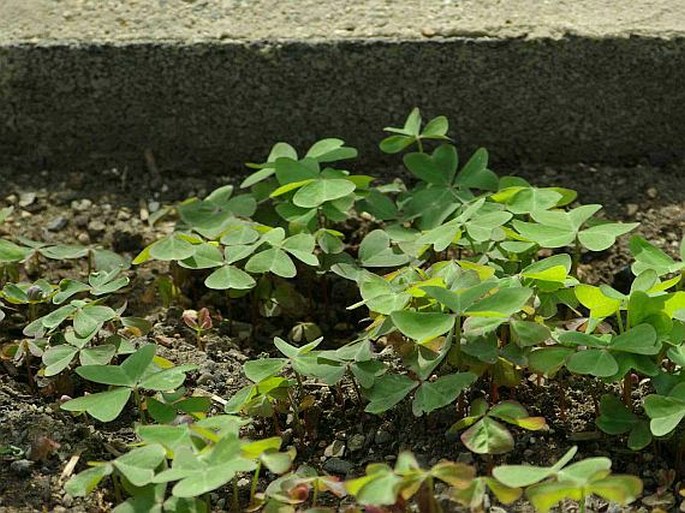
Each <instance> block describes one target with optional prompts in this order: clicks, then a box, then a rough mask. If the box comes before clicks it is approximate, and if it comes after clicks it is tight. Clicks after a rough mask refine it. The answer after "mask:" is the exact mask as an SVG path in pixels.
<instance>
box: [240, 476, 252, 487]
mask: <svg viewBox="0 0 685 513" xmlns="http://www.w3.org/2000/svg"><path fill="white" fill-rule="evenodd" d="M237 484H238V488H245V487H247V486H250V480H249V479H248V478H246V477H241V478H240V479H238V483H237Z"/></svg>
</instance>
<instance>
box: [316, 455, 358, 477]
mask: <svg viewBox="0 0 685 513" xmlns="http://www.w3.org/2000/svg"><path fill="white" fill-rule="evenodd" d="M353 468H354V465H353V464H352V463H350V462H349V461H346V460H343V459H340V458H331V459H329V460H326V462H325V463H324V464H323V469H324V470H325V471H326V472H329V473H331V474H338V475H341V476H344V475H347V474H349V473H350V472H351V471H352V469H353Z"/></svg>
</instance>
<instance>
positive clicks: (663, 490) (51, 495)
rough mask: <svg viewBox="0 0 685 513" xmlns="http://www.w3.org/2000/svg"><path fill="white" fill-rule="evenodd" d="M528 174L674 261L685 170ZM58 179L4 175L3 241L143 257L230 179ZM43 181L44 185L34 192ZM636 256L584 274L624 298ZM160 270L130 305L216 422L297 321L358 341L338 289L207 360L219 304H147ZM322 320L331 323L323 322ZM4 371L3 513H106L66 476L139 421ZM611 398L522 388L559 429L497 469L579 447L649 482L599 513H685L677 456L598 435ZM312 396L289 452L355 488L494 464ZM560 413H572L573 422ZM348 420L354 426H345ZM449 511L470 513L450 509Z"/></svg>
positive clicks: (422, 431)
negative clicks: (313, 404)
mask: <svg viewBox="0 0 685 513" xmlns="http://www.w3.org/2000/svg"><path fill="white" fill-rule="evenodd" d="M517 174H520V175H522V176H524V177H525V178H527V179H529V180H530V181H531V182H533V183H535V184H536V185H556V186H567V187H570V188H573V189H576V190H578V191H579V198H580V200H581V201H582V202H583V203H601V204H603V205H605V212H606V215H607V217H609V218H613V219H621V220H626V221H633V220H635V221H639V222H640V223H641V225H640V228H639V229H638V232H639V233H640V234H642V235H643V236H645V237H646V238H647V239H649V240H651V241H653V242H655V243H656V244H657V245H659V246H660V247H661V248H663V249H665V250H666V251H669V252H673V253H675V252H677V248H678V244H679V243H680V240H681V238H682V236H683V227H685V164H681V165H672V166H670V167H663V168H659V167H653V166H636V167H632V168H614V167H606V166H590V165H577V166H567V167H564V168H542V167H540V168H532V167H531V168H526V169H523V170H519V171H518V173H517ZM57 176H60V175H56V174H54V173H45V174H43V175H39V176H38V177H31V176H26V175H19V176H14V175H13V173H12V170H11V169H0V183H4V184H5V188H4V191H5V192H4V197H3V198H1V199H0V207H4V206H8V205H13V206H15V208H16V210H15V213H14V214H13V216H12V218H11V219H10V220H9V221H7V222H6V223H5V224H4V225H0V236H16V235H23V236H25V237H29V238H33V239H36V240H42V241H46V242H74V241H78V242H80V243H82V244H87V243H94V244H99V245H102V246H104V247H108V248H111V249H113V250H115V251H117V252H119V253H123V254H128V255H130V256H134V255H135V254H136V253H137V252H138V251H139V250H140V249H142V248H143V247H144V246H145V245H146V244H148V243H149V242H151V241H153V240H154V239H155V238H157V237H158V236H159V235H160V233H164V231H165V230H170V229H171V225H170V224H168V223H165V222H164V221H162V222H160V223H158V224H156V225H155V226H154V227H151V226H149V223H148V222H147V221H146V219H148V218H149V215H150V214H153V213H154V212H155V211H156V210H157V209H158V208H160V207H161V206H163V205H164V204H167V203H169V202H172V201H177V200H180V199H183V198H185V197H188V196H193V195H200V196H202V195H204V194H206V193H207V192H209V191H211V190H212V188H213V187H215V186H218V185H220V184H223V183H225V182H226V180H227V179H226V178H225V177H216V178H212V177H209V178H201V179H200V178H197V177H192V176H176V177H173V178H171V177H164V176H162V175H160V174H159V173H155V172H153V173H148V174H142V173H137V174H130V175H126V174H125V173H122V172H121V171H120V170H116V169H109V170H103V171H102V172H101V173H99V174H98V175H97V176H93V175H89V174H83V173H78V172H74V173H71V174H68V175H61V176H62V177H63V178H61V179H60V178H56V177H57ZM37 183H39V184H40V187H36V184H37ZM626 244H627V241H626V240H625V239H624V240H622V241H621V242H620V243H619V244H618V245H617V246H616V247H615V248H612V249H611V250H610V251H607V252H604V253H601V254H592V255H586V257H585V258H584V260H583V264H582V266H581V272H582V273H583V274H584V275H585V277H586V279H587V280H589V281H590V282H594V283H600V282H604V283H613V284H615V285H616V286H617V287H621V286H622V283H623V282H624V281H625V278H626V273H625V269H626V266H627V265H628V264H629V261H630V259H629V254H628V252H627V248H626ZM160 270H161V268H160V267H156V266H154V265H149V266H148V265H145V266H143V267H141V268H138V269H136V276H135V278H133V280H132V287H131V290H132V292H131V297H130V298H128V299H129V304H130V308H131V310H132V311H133V313H134V314H137V315H142V316H146V317H147V318H148V319H149V320H150V321H152V322H153V324H154V328H153V331H152V332H151V333H150V335H148V337H149V339H150V340H151V341H156V342H157V343H158V345H159V347H160V350H161V352H162V355H163V356H165V357H167V358H169V359H170V360H172V361H174V362H175V363H187V362H192V363H195V364H197V365H198V369H197V371H195V372H193V373H191V375H190V379H189V383H188V385H189V388H190V389H191V390H196V391H201V393H205V394H207V395H210V396H213V397H215V398H218V400H216V401H215V402H216V405H215V407H216V409H217V411H219V410H220V409H221V401H220V399H221V398H226V397H229V396H230V395H231V394H233V393H234V392H235V391H236V390H238V389H239V388H240V387H241V386H243V385H245V384H246V382H245V378H244V377H243V376H242V373H241V364H242V363H243V362H244V361H246V360H247V359H248V358H253V357H256V356H259V355H260V354H262V353H264V352H267V353H268V352H271V351H272V345H271V343H270V340H271V338H272V337H273V336H274V335H280V336H284V337H285V336H287V335H288V330H289V328H290V327H291V326H292V325H293V323H295V322H298V321H311V320H317V321H318V322H320V327H321V328H322V331H323V332H324V333H325V334H326V336H327V337H326V340H327V344H329V347H336V346H338V345H341V344H343V343H345V342H346V341H348V340H349V339H350V337H351V336H352V333H353V330H354V327H355V325H356V323H357V322H358V320H359V319H358V318H357V317H353V316H351V315H352V314H350V313H349V312H347V311H346V310H345V309H344V307H345V306H347V305H349V304H351V303H353V302H355V297H354V294H350V292H349V291H348V290H347V289H345V288H344V287H343V286H342V285H341V286H339V287H338V288H337V289H336V293H335V294H334V297H335V302H336V304H335V305H333V307H332V308H331V311H328V310H327V311H326V312H323V311H322V308H323V306H322V305H320V304H314V305H311V304H310V305H308V307H309V308H307V307H305V308H301V309H300V311H301V312H305V313H304V314H303V315H300V316H298V315H294V314H293V313H292V312H285V318H273V319H265V320H264V319H262V320H260V321H259V323H258V324H257V325H254V324H252V322H251V321H252V320H254V319H250V317H249V315H247V313H245V312H240V311H238V312H237V313H236V314H235V315H238V317H239V319H237V320H235V319H234V320H233V321H232V322H230V323H228V322H220V323H218V327H217V329H215V330H213V332H212V333H211V334H209V335H208V336H207V340H206V342H207V343H206V350H205V351H199V350H198V349H197V348H196V346H195V342H194V335H193V334H192V333H191V332H190V331H189V330H188V329H187V328H185V327H184V325H183V324H182V323H181V322H180V314H181V311H182V306H186V307H190V306H192V307H193V308H198V307H200V306H204V305H205V304H206V305H208V306H212V305H214V304H216V303H215V298H213V297H212V296H211V295H210V294H208V295H203V296H202V295H201V296H197V297H193V298H191V299H192V300H188V303H187V304H186V305H182V306H181V307H179V306H173V307H171V308H169V309H167V310H163V309H161V308H160V307H159V306H158V305H159V300H158V298H156V297H154V294H153V293H152V292H150V290H151V289H152V285H151V284H152V283H153V280H154V277H155V275H156V274H157V273H159V272H160ZM78 271H79V270H78V269H76V270H75V269H74V268H73V267H72V266H70V265H62V264H58V263H54V262H53V263H52V264H50V265H49V267H48V268H47V270H46V271H45V272H46V273H47V275H48V276H49V277H50V278H54V279H58V278H60V277H62V276H66V275H69V274H71V275H73V274H74V273H75V272H78ZM34 278H35V277H34ZM305 306H307V305H305ZM220 309H221V307H219V310H220ZM225 314H226V312H224V315H225ZM324 314H325V315H327V317H325V318H324V320H323V322H321V321H320V319H321V318H323V317H322V316H323V315H324ZM354 315H356V314H354ZM11 336H12V333H10V332H9V330H0V343H6V342H8V341H9V340H10V339H11ZM1 365H2V366H1V367H0V419H2V422H0V448H1V449H2V454H0V512H7V513H9V512H29V511H30V512H33V511H55V512H60V511H62V512H63V511H74V512H81V511H88V512H91V511H92V512H95V511H108V510H109V509H110V508H111V505H112V501H113V496H112V494H111V491H110V490H108V489H107V488H106V487H105V488H101V489H99V490H98V491H96V492H95V493H94V494H92V495H91V496H89V497H88V498H87V499H85V500H84V499H75V498H73V497H70V496H69V495H67V494H65V493H64V491H63V484H64V481H65V479H66V475H65V476H64V477H62V475H63V472H64V470H65V466H66V465H67V463H68V462H69V461H70V459H72V458H73V457H74V456H78V457H79V461H78V463H77V465H76V469H75V471H76V472H78V471H80V470H82V469H83V468H85V462H87V461H92V460H97V459H110V458H112V457H114V456H115V455H117V454H119V453H120V452H121V451H124V450H125V448H126V444H127V443H129V442H131V441H132V440H133V439H134V436H133V433H132V430H131V425H132V419H133V416H134V412H133V411H126V412H124V414H123V416H122V418H121V419H120V420H118V421H116V422H113V423H108V424H102V423H99V422H97V421H92V420H85V419H83V418H82V417H80V418H75V417H73V416H71V415H70V414H68V413H67V412H64V411H60V410H59V408H58V407H57V406H56V400H57V397H55V392H54V389H52V388H51V387H42V388H41V383H40V382H39V383H38V385H39V388H40V390H41V392H42V393H34V392H33V391H32V390H31V389H30V387H29V384H28V382H27V379H26V377H25V372H23V369H15V368H14V367H13V366H12V365H10V364H9V363H8V362H2V364H1ZM73 386H78V384H73V383H61V384H59V387H61V388H62V389H63V390H64V389H67V390H68V389H69V387H73ZM604 387H605V385H603V384H601V383H598V382H597V381H594V380H590V379H578V378H575V379H574V380H573V381H565V382H560V381H558V380H557V381H554V382H549V383H541V384H538V383H534V382H525V383H524V384H523V385H522V386H521V387H519V388H517V389H516V397H515V398H516V399H517V400H519V401H521V402H522V403H523V404H524V405H525V406H526V407H527V408H528V410H529V412H530V413H531V414H532V415H542V416H544V417H545V418H546V419H547V422H548V424H549V426H550V428H551V429H550V430H549V431H547V432H539V433H533V434H531V433H527V432H518V433H517V436H516V437H515V438H516V448H515V450H514V451H513V452H512V453H509V454H507V455H506V456H504V457H498V458H496V460H495V462H496V463H501V462H505V461H507V462H521V461H526V462H529V463H536V464H547V463H549V462H551V461H553V460H554V459H556V458H558V457H559V456H560V455H561V454H563V452H565V451H566V450H567V449H568V448H569V447H570V446H571V445H573V444H577V445H578V446H579V449H580V453H581V454H582V455H583V456H597V455H607V456H609V457H610V458H611V459H612V461H613V462H614V466H615V468H616V469H618V471H620V472H625V473H634V474H636V475H639V476H640V477H642V478H643V480H644V483H645V493H644V496H643V497H642V498H641V499H640V500H638V501H636V502H635V503H634V504H633V505H631V506H630V507H626V508H620V507H615V506H610V505H607V504H604V503H602V502H601V501H595V502H593V503H591V508H590V509H591V510H592V511H605V512H613V513H618V512H621V511H626V512H627V511H631V512H633V511H634V512H648V511H659V510H658V509H655V508H659V507H660V508H661V511H675V510H677V509H678V508H679V507H680V508H681V510H683V509H682V506H681V505H680V498H678V494H677V490H678V487H677V485H676V484H675V483H674V482H673V475H672V472H673V470H674V468H675V458H674V455H673V454H674V453H673V452H671V450H670V447H669V446H668V445H667V444H656V445H655V446H654V447H655V449H654V450H646V451H643V452H641V453H633V452H631V451H629V450H628V449H627V448H626V447H625V444H624V442H623V441H622V440H620V439H618V438H609V437H606V436H605V435H603V434H601V433H600V432H598V431H597V429H596V428H595V426H594V422H593V420H594V417H595V403H594V401H593V398H596V397H599V395H601V393H602V390H603V389H604ZM644 388H645V387H644V386H640V387H638V388H637V390H636V392H635V394H636V395H635V398H636V399H637V398H639V397H640V395H641V393H643V392H646V390H645V389H644ZM476 392H478V391H476ZM311 393H313V394H314V395H316V397H317V405H318V406H317V408H315V409H313V410H312V411H310V412H308V419H307V420H308V422H310V424H311V426H313V434H310V435H309V436H308V437H307V438H306V439H298V437H296V436H294V434H293V432H292V430H291V429H290V428H288V426H287V425H286V426H284V427H285V430H284V432H283V436H284V437H285V439H286V443H289V444H295V445H297V446H298V461H297V464H302V463H308V464H311V465H314V466H316V467H319V468H320V469H323V470H324V471H328V472H330V473H334V474H338V475H341V476H343V477H344V476H345V475H349V476H352V475H357V474H358V473H359V472H361V471H362V470H363V468H364V466H365V465H366V464H367V463H369V462H372V461H383V460H385V461H388V462H392V461H393V460H394V458H395V457H396V455H397V453H398V451H400V450H402V449H410V450H412V451H413V452H414V453H415V454H416V456H417V458H418V459H419V461H421V462H423V463H426V464H432V463H435V462H437V461H438V460H439V459H442V458H447V459H452V460H457V461H463V462H469V463H470V462H473V463H474V464H476V465H477V466H478V468H479V470H480V471H481V472H484V471H485V469H486V466H487V465H486V462H485V460H483V459H481V458H478V457H474V456H473V455H472V454H471V453H470V452H469V451H468V450H466V448H465V447H464V446H462V445H461V443H460V442H459V441H458V440H457V441H450V442H449V443H448V442H446V440H445V438H444V433H445V431H446V429H447V428H448V427H449V426H450V425H451V423H453V422H454V421H455V417H456V414H455V411H454V410H453V409H452V408H444V409H442V410H440V411H438V412H435V413H434V414H432V415H431V416H430V417H429V418H428V419H426V418H419V419H417V418H415V417H413V415H412V413H411V410H410V407H409V406H408V405H404V406H400V407H399V408H396V409H395V410H393V411H392V412H390V413H388V414H385V415H382V416H372V415H368V414H364V413H363V412H362V411H361V410H362V408H360V406H359V405H358V403H357V402H356V400H355V394H354V392H353V391H352V390H347V389H346V388H343V390H342V392H341V393H340V392H339V391H337V390H330V389H328V388H327V387H314V386H312V387H311ZM502 394H503V397H505V398H506V397H511V392H509V391H507V390H503V392H502ZM560 404H565V405H566V407H565V408H564V409H563V411H562V410H561V409H560V407H559V405H560ZM341 412H347V414H346V415H341ZM249 429H250V430H251V433H252V434H253V435H254V436H262V435H265V434H272V433H273V432H272V427H271V426H270V425H267V424H266V423H260V422H257V423H256V424H255V425H253V426H251V427H250V428H249ZM248 434H250V433H248ZM336 440H338V441H340V442H342V443H343V444H344V446H345V450H344V452H343V453H342V454H340V455H338V456H335V457H333V456H331V453H330V451H327V450H326V449H327V448H328V447H329V446H330V445H331V444H332V443H333V442H334V441H336ZM226 497H227V494H223V493H222V494H219V493H216V494H213V498H214V500H213V504H215V505H216V508H217V511H223V510H225V509H224V505H225V500H226ZM222 501H223V502H222ZM445 508H446V511H463V509H460V508H458V507H457V506H455V505H454V504H451V503H450V504H446V505H445ZM498 508H499V509H498ZM574 508H575V506H573V505H568V507H566V508H564V511H575V509H574ZM489 510H490V511H492V512H495V513H502V512H503V511H518V512H529V511H530V508H529V507H528V506H526V505H524V504H517V505H515V506H513V507H510V508H501V507H500V506H494V505H493V506H492V507H490V509H489Z"/></svg>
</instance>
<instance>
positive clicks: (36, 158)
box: [0, 36, 685, 174]
mask: <svg viewBox="0 0 685 513" xmlns="http://www.w3.org/2000/svg"><path fill="white" fill-rule="evenodd" d="M683 84H685V38H675V39H662V38H657V37H655V38H650V37H630V38H624V37H620V38H587V37H573V36H569V37H565V38H562V39H530V40H529V39H525V38H521V39H489V38H452V39H441V40H427V41H389V40H361V41H319V42H316V43H312V42H311V41H307V42H297V41H259V42H253V43H250V44H245V43H232V42H223V43H196V44H188V45H185V44H178V43H154V44H152V43H140V44H105V45H70V44H62V45H59V44H50V45H31V44H18V45H7V46H3V47H0V165H3V166H13V167H16V168H17V169H27V170H35V169H37V168H40V169H50V170H55V171H60V170H65V169H73V168H74V167H78V168H79V169H82V170H83V169H92V170H98V169H102V166H104V165H106V166H124V165H126V166H130V167H132V168H133V169H138V168H141V169H142V168H143V162H144V159H143V153H144V151H145V150H146V149H150V150H152V151H153V153H154V154H155V156H156V158H157V161H158V163H159V165H160V167H162V168H163V169H165V170H168V171H169V172H174V171H178V172H189V173H220V174H227V173H235V172H238V170H240V169H242V163H243V162H245V161H250V160H259V159H260V158H262V157H264V156H265V155H266V152H267V151H268V148H269V147H270V146H271V144H273V143H274V142H276V141H288V142H291V143H292V144H294V145H296V146H299V147H306V145H308V144H311V143H312V142H313V141H315V140H316V139H319V138H323V137H330V136H337V137H341V138H343V139H345V140H346V141H348V143H349V144H352V145H354V146H357V147H358V148H359V149H360V151H361V153H362V159H363V162H364V163H365V164H366V165H367V166H369V167H373V166H384V165H386V163H387V159H386V158H385V157H383V156H382V155H381V154H380V151H379V150H378V149H377V146H376V144H377V142H378V141H379V140H380V139H381V138H382V137H383V133H382V130H381V129H382V127H383V126H387V125H397V124H400V123H401V122H402V120H403V118H404V116H406V113H407V112H408V111H409V110H410V109H411V108H412V107H413V106H419V107H421V109H422V111H423V112H424V115H425V117H430V116H434V115H438V114H445V115H447V116H448V117H449V118H450V121H451V123H452V129H451V134H452V135H453V136H454V139H455V140H456V142H457V144H458V146H459V147H460V148H461V149H462V150H463V151H470V150H472V149H474V148H475V147H477V146H485V147H487V148H488V149H489V150H490V152H491V154H492V156H493V160H494V161H495V162H496V163H503V164H507V165H515V164H517V163H572V162H580V161H585V162H605V163H621V164H625V163H629V162H633V161H636V160H640V159H644V158H649V159H650V160H652V161H657V163H658V162H668V161H670V160H673V159H680V158H682V157H683V156H685V130H683V128H682V127H683V126H685V87H683Z"/></svg>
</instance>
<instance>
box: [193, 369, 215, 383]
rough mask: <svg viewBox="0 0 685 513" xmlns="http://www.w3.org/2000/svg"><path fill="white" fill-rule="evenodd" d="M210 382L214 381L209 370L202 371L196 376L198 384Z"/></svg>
mask: <svg viewBox="0 0 685 513" xmlns="http://www.w3.org/2000/svg"><path fill="white" fill-rule="evenodd" d="M212 382H214V376H213V375H211V374H210V373H209V372H204V373H202V374H200V377H199V378H197V384H198V385H207V384H208V383H212Z"/></svg>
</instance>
